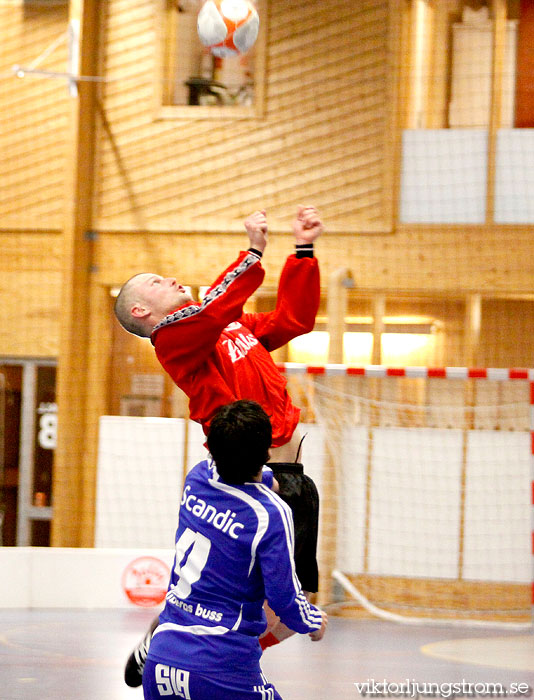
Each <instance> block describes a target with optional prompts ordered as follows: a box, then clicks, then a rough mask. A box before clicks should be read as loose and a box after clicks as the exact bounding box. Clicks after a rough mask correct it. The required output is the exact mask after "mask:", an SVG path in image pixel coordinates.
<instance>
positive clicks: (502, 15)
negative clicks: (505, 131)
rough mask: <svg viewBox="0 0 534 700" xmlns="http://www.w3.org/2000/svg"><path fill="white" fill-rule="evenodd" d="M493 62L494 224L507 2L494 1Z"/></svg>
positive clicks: (490, 182) (490, 181)
mask: <svg viewBox="0 0 534 700" xmlns="http://www.w3.org/2000/svg"><path fill="white" fill-rule="evenodd" d="M492 8H493V62H492V78H491V106H490V118H489V129H488V174H487V187H488V189H487V193H486V223H487V224H492V223H493V222H494V215H495V162H496V149H497V132H498V130H499V129H500V127H501V120H502V84H503V71H504V53H505V49H506V17H507V13H506V0H493V2H492Z"/></svg>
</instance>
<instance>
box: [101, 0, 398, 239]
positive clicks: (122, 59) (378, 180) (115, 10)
mask: <svg viewBox="0 0 534 700" xmlns="http://www.w3.org/2000/svg"><path fill="white" fill-rule="evenodd" d="M106 6H107V12H106V15H105V20H104V24H103V34H104V36H105V45H104V50H103V72H104V74H105V75H106V77H107V78H108V79H109V80H110V81H112V82H109V83H107V84H106V85H105V86H104V88H103V90H102V103H103V105H104V112H103V114H102V128H101V130H100V146H99V171H98V178H97V180H98V183H99V190H98V194H97V197H96V202H95V227H96V228H98V229H100V230H120V231H124V230H131V229H132V228H135V229H141V230H151V231H153V230H160V231H161V230H163V231H187V230H197V231H205V230H221V228H223V229H224V230H241V220H242V218H243V217H244V216H245V215H246V214H247V213H249V212H250V211H254V210H255V209H257V208H261V207H265V208H267V209H268V210H269V212H270V214H271V218H272V221H273V223H272V228H277V227H281V226H283V222H284V221H285V220H286V219H287V217H288V212H292V211H293V209H294V207H295V206H296V204H297V203H299V202H300V201H301V200H302V199H305V200H306V201H313V202H315V203H316V205H317V206H318V207H320V208H321V210H322V211H323V212H324V216H325V217H326V218H327V219H328V221H329V225H330V228H331V230H342V231H365V230H372V231H390V230H391V226H392V222H391V217H390V193H389V191H386V189H385V183H386V182H387V174H388V172H389V171H390V170H391V161H390V158H389V155H390V133H391V132H390V130H389V125H390V122H389V119H390V115H391V114H392V109H391V108H392V106H393V105H392V101H391V99H390V96H389V88H390V86H391V81H390V76H391V70H390V59H391V55H390V54H389V44H388V42H389V37H388V33H387V31H384V30H385V28H387V24H388V2H387V0H362V1H360V2H357V3H355V2H353V0H329V2H324V1H322V0H270V1H269V3H268V13H267V15H266V16H265V17H263V21H265V22H267V23H268V42H267V56H266V65H267V71H268V74H267V86H266V96H265V97H266V110H265V116H264V118H262V119H238V120H236V119H232V118H230V117H229V118H228V119H224V120H222V119H198V118H195V117H194V116H192V117H191V118H189V119H184V118H181V119H177V120H172V119H170V120H169V119H165V120H157V121H154V116H155V105H154V100H153V95H154V93H155V88H156V87H157V86H156V85H155V83H156V81H161V80H162V72H161V67H160V65H159V63H158V57H159V52H158V51H157V50H156V49H157V46H156V44H155V41H154V37H155V31H156V25H157V22H158V21H159V22H163V21H164V17H165V15H164V14H163V13H158V12H157V7H158V3H155V2H147V1H146V0H137V1H134V2H132V0H127V1H125V0H109V1H108V2H107V5H106ZM126 6H127V11H126ZM156 113H157V112H156ZM166 113H167V114H168V111H167V112H166ZM229 114H231V111H229ZM277 222H280V223H278V224H277Z"/></svg>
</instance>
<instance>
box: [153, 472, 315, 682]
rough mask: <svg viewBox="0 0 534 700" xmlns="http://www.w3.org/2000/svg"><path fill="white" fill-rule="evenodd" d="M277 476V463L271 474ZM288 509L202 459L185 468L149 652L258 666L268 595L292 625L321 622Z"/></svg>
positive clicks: (156, 656) (166, 659)
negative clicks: (296, 553) (300, 568)
mask: <svg viewBox="0 0 534 700" xmlns="http://www.w3.org/2000/svg"><path fill="white" fill-rule="evenodd" d="M269 479H270V481H271V483H272V472H270V471H269V472H268V473H267V477H266V480H269ZM293 540H294V533H293V518H292V514H291V510H290V508H289V506H288V505H286V504H285V503H284V502H283V501H282V500H281V499H280V498H279V497H278V496H277V495H276V494H275V493H274V492H273V491H272V490H271V489H270V488H269V486H268V485H267V483H257V482H250V483H246V484H240V485H231V484H227V483H225V482H224V481H222V480H221V479H220V477H219V475H218V473H217V470H216V468H215V465H214V464H213V463H210V462H209V461H208V460H204V461H203V462H200V463H199V464H197V465H196V467H194V468H193V469H192V470H191V471H190V472H189V474H188V475H187V477H186V480H185V484H184V490H183V495H182V501H181V505H180V514H179V523H178V530H177V532H176V555H175V559H174V568H173V571H172V574H171V580H170V584H169V589H168V591H167V597H166V604H165V609H164V610H163V612H162V613H161V615H160V624H159V626H158V627H157V628H156V631H155V632H154V636H153V638H152V642H151V644H150V651H149V658H151V659H152V660H154V661H158V662H161V663H166V664H169V665H174V666H178V667H179V668H183V669H187V670H190V671H198V672H203V673H204V674H206V675H213V674H214V673H216V674H224V675H225V676H226V677H228V678H232V677H233V678H236V679H239V678H243V677H247V676H250V675H255V674H257V673H258V672H259V659H260V656H261V649H260V646H259V643H258V635H260V634H261V633H262V632H264V630H265V628H266V619H265V614H264V612H263V602H264V600H265V599H267V600H268V602H269V605H270V606H271V608H272V609H273V610H274V611H275V613H276V614H277V615H278V616H279V617H280V619H281V620H282V622H284V623H285V624H286V625H287V626H288V627H289V628H291V629H292V630H295V631H296V632H300V633H307V632H312V631H314V630H317V629H319V628H320V627H321V614H320V611H319V610H318V609H317V608H316V607H315V606H313V605H311V604H310V603H308V601H307V600H306V598H305V596H304V595H303V593H302V589H301V587H300V583H299V580H298V578H297V576H296V574H295V565H294V560H293V546H294V545H293Z"/></svg>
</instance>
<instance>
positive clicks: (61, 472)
mask: <svg viewBox="0 0 534 700" xmlns="http://www.w3.org/2000/svg"><path fill="white" fill-rule="evenodd" d="M97 17H98V2H97V0H71V2H70V6H69V28H70V30H71V34H72V33H73V32H74V33H76V34H77V35H78V36H79V44H78V45H74V44H73V45H72V48H73V50H74V53H75V54H77V55H75V58H77V59H78V65H79V73H80V74H81V75H95V74H96V68H97V66H96V62H97V61H96V57H97V51H96V50H95V46H96V36H97ZM75 87H76V83H75V82H72V83H71V90H70V95H71V101H70V114H69V125H70V134H69V139H68V153H67V165H66V171H65V191H66V196H65V202H66V203H65V220H64V229H63V251H62V252H63V288H62V309H61V319H60V321H61V330H60V348H59V355H58V375H57V403H58V444H57V449H56V453H55V463H54V484H53V507H54V517H53V522H52V545H54V546H70V547H76V546H80V545H81V543H82V541H83V539H84V538H83V536H82V531H83V523H84V519H83V518H82V517H80V516H81V513H83V511H84V505H83V502H82V499H83V496H84V487H83V468H84V455H85V451H86V449H87V448H88V440H91V439H94V436H93V435H88V432H87V401H86V399H87V391H88V384H89V382H88V371H87V361H88V339H89V329H90V325H91V324H90V313H89V308H90V307H89V300H88V289H89V278H90V274H91V264H92V243H91V240H90V236H88V235H87V232H88V231H89V230H90V228H91V207H92V182H93V150H94V149H93V139H94V136H93V134H94V113H95V109H94V104H95V89H96V88H95V84H94V83H92V82H88V81H87V82H84V81H80V82H79V83H78V84H77V89H74V88H75Z"/></svg>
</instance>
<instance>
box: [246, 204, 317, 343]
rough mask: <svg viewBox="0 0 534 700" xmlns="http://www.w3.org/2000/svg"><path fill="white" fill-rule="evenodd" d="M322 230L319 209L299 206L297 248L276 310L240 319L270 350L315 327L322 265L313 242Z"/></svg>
mask: <svg viewBox="0 0 534 700" xmlns="http://www.w3.org/2000/svg"><path fill="white" fill-rule="evenodd" d="M322 232H323V223H322V221H321V219H320V217H319V214H318V212H317V209H315V207H311V206H300V207H299V208H298V210H297V216H296V217H295V219H294V221H293V234H294V236H295V245H296V250H295V254H294V255H291V256H289V258H288V259H287V261H286V263H285V265H284V268H283V270H282V274H281V275H280V281H279V283H278V294H277V299H276V308H275V310H274V311H269V312H267V313H259V314H245V315H244V316H243V318H242V319H241V321H242V323H243V324H244V325H245V326H247V328H249V329H250V330H251V331H252V333H253V334H254V335H255V336H256V338H258V340H259V341H260V342H261V343H262V345H263V346H264V347H265V348H267V350H270V351H271V350H275V349H276V348H279V347H281V346H282V345H285V344H286V343H288V342H289V341H290V340H292V339H293V338H296V337H297V336H299V335H302V334H304V333H309V332H310V331H311V330H313V326H314V324H315V316H316V315H317V310H318V308H319V300H320V276H319V265H318V263H317V259H316V258H315V257H314V246H313V244H314V242H315V241H316V240H317V238H318V237H319V236H320V235H321V233H322Z"/></svg>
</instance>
